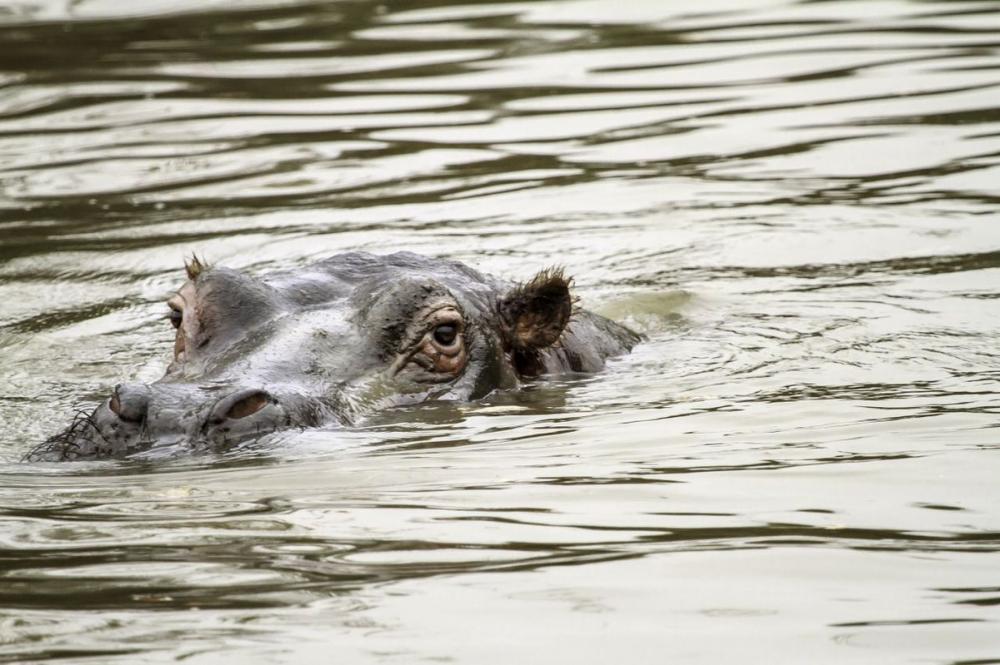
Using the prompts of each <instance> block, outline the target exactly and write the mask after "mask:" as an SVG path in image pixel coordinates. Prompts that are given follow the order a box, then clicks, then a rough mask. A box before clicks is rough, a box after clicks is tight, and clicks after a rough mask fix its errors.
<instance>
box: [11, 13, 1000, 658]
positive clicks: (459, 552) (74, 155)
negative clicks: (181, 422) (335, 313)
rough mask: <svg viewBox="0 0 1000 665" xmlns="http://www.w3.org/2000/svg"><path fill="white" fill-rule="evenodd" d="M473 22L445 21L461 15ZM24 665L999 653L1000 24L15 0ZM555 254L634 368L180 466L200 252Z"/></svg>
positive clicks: (532, 265)
mask: <svg viewBox="0 0 1000 665" xmlns="http://www.w3.org/2000/svg"><path fill="white" fill-rule="evenodd" d="M442 1H443V0H442ZM0 45H2V48H0V85H2V87H0V303H2V304H0V422H2V425H3V426H2V428H0V430H2V432H3V434H2V435H0V524H2V526H0V661H4V662H10V661H18V662H31V661H42V660H45V661H60V660H61V661H64V662H94V663H134V662H139V661H141V662H168V661H169V662H172V661H176V660H184V661H185V662H190V663H210V662H213V663H214V662H221V661H222V660H226V662H230V661H232V662H249V663H266V662H326V661H329V660H332V659H337V660H341V661H344V662H372V663H418V662H440V661H448V660H452V661H455V662H463V663H508V662H511V661H514V660H520V661H522V662H594V663H596V662H610V661H615V662H630V663H654V662H655V663H662V662H670V661H675V662H685V663H695V662H699V663H719V662H749V663H763V662H767V663H801V662H829V663H873V662H878V663H889V662H892V663H954V664H957V663H965V664H971V663H996V662H1000V626H998V620H1000V557H998V555H997V550H998V548H1000V511H998V505H1000V504H998V500H1000V489H998V481H997V479H998V477H1000V458H998V455H997V448H998V443H997V442H998V434H997V431H998V430H997V426H998V425H1000V402H998V399H997V394H998V391H1000V352H998V335H997V321H1000V227H998V222H1000V219H998V213H997V211H998V207H997V204H998V203H1000V185H998V183H1000V113H998V110H997V109H998V108H1000V103H998V102H1000V52H998V47H1000V11H997V5H996V4H995V3H993V2H904V1H901V0H899V1H897V0H885V1H867V0H866V1H863V2H862V1H857V2H797V3H794V2H784V1H779V0H774V1H772V0H753V1H752V2H748V1H746V0H705V1H703V2H699V3H696V4H695V5H691V4H689V3H682V2H667V1H665V0H629V1H628V2H612V1H610V0H547V1H538V2H532V1H529V2H489V3H478V4H477V3H475V2H469V3H467V4H458V3H443V4H442V3H441V1H439V2H434V1H433V0H420V1H416V0H414V1H413V2H385V3H381V4H380V3H378V2H372V1H368V0H358V1H351V0H343V1H340V2H315V3H309V2H293V1H284V2H282V1H273V2H270V1H261V2H253V3H250V2H247V3H242V4H241V5H240V8H239V9H238V10H237V9H233V7H232V3H223V2H192V1H190V0H181V1H178V0H171V1H170V2H164V1H161V0H144V1H142V2H139V1H135V2H129V3H122V2H112V1H110V0H77V1H74V2H60V1H58V0H36V1H34V2H30V3H28V2H20V1H14V2H11V0H7V1H6V2H3V3H2V5H0ZM347 249H361V250H369V251H377V252H388V251H392V250H397V249H410V250H413V251H418V252H423V253H426V254H430V255H438V256H447V257H453V258H458V259H462V260H464V261H467V262H469V263H471V264H473V265H475V266H477V267H479V268H481V269H483V270H485V271H489V272H494V273H497V274H502V275H505V276H508V277H512V278H517V277H523V276H525V274H526V273H527V272H530V271H532V270H534V269H537V268H540V267H544V266H547V265H551V264H554V263H560V264H563V265H565V266H566V267H567V270H568V271H569V272H570V273H572V274H573V275H574V276H575V279H576V285H577V286H576V287H577V295H579V296H580V297H581V298H582V300H583V303H584V305H586V306H589V307H591V308H594V309H597V310H598V311H601V312H603V313H606V314H608V315H611V316H614V317H616V318H619V319H621V320H623V321H625V322H627V323H629V324H630V325H632V326H633V327H635V328H637V329H639V330H641V331H643V332H644V333H645V334H646V335H647V336H648V337H649V341H648V342H647V343H645V344H643V345H642V346H640V347H639V348H637V349H636V351H635V352H634V353H633V354H631V355H630V356H628V357H626V358H623V359H620V360H618V361H615V362H614V363H613V364H612V366H611V367H610V368H609V369H608V370H607V371H605V372H603V373H601V374H599V375H597V376H593V377H585V378H574V379H560V380H549V381H542V382H539V383H537V384H534V385H531V386H529V387H527V388H526V389H525V390H524V391H522V392H519V393H513V394H499V395H494V396H492V397H491V398H489V399H487V400H484V401H483V402H480V403H474V404H460V405H456V404H439V405H430V406H426V407H423V408H413V409H406V410H402V411H400V412H399V413H398V414H392V417H391V418H388V419H387V421H386V422H383V423H381V424H378V425H372V426H369V427H367V428H362V429H359V430H357V431H350V432H342V433H336V434H334V433H330V432H323V431H312V432H308V431H307V432H304V433H301V434H294V435H289V436H288V437H287V440H285V441H284V442H283V444H282V445H281V446H276V447H272V448H267V449H252V448H251V449H247V450H242V451H236V452H230V453H227V454H223V455H218V456H200V457H193V458H188V459H181V460H173V461H165V462H162V463H145V464H140V463H138V462H128V461H124V462H89V463H79V464H62V465H55V464H53V465H43V464H22V463H20V462H19V459H20V457H21V455H22V454H23V453H24V452H25V451H26V450H27V449H28V448H29V447H30V446H31V445H33V444H35V443H37V442H39V441H41V440H42V439H43V438H45V437H46V436H47V435H49V434H51V433H53V432H54V431H57V430H58V429H60V427H61V426H63V425H64V424H65V423H66V422H67V421H68V419H69V417H70V415H71V413H72V412H73V411H74V409H76V408H88V407H92V406H93V404H95V403H96V402H97V401H98V400H100V399H102V398H104V397H105V396H106V395H107V393H108V390H109V389H110V387H111V386H113V385H114V384H115V383H118V382H121V381H123V380H138V381H149V380H155V379H156V378H157V377H158V376H159V375H160V374H162V372H163V369H164V367H165V365H166V362H167V357H168V355H169V348H170V340H171V332H172V331H171V329H170V326H169V324H167V323H166V322H165V321H164V320H163V316H164V315H165V314H166V308H165V306H164V304H163V301H164V299H165V297H166V296H167V295H168V294H169V293H171V292H172V290H173V289H175V288H176V287H177V286H178V284H179V282H180V280H181V279H182V271H181V266H182V261H183V258H184V257H185V256H187V255H190V253H192V252H198V254H199V255H204V256H206V257H208V258H209V259H211V260H212V261H214V262H216V263H220V264H225V265H229V266H234V267H240V268H247V269H250V270H252V271H258V272H261V271H266V270H268V269H275V268H284V267H288V266H293V265H302V264H304V263H306V262H308V261H310V260H313V259H316V258H319V257H322V256H327V255H329V254H332V253H335V252H337V251H341V250H347Z"/></svg>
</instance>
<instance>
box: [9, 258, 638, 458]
mask: <svg viewBox="0 0 1000 665" xmlns="http://www.w3.org/2000/svg"><path fill="white" fill-rule="evenodd" d="M187 272H188V281H187V282H186V283H185V284H184V285H183V287H182V288H181V289H180V290H179V291H178V292H177V293H176V294H175V295H174V297H172V298H171V299H170V300H169V301H168V305H169V306H170V320H171V323H172V324H173V325H174V327H175V328H176V329H177V335H176V338H175V343H174V359H173V362H171V364H170V366H169V367H168V368H167V372H166V374H165V375H164V377H163V378H162V379H160V380H159V381H156V382H155V383H152V384H149V385H145V384H124V385H119V386H117V387H116V388H115V390H114V393H113V394H112V395H111V397H110V398H109V399H108V400H106V401H105V402H104V403H102V404H101V405H100V406H98V407H97V408H96V409H95V410H94V411H93V412H92V413H91V414H89V415H82V416H80V417H78V418H77V419H76V420H74V422H73V423H72V424H71V425H70V426H69V427H68V428H67V429H66V430H65V431H63V432H61V433H60V434H58V435H56V436H54V437H52V438H51V439H49V440H48V441H46V442H45V443H43V444H41V445H40V446H38V447H37V448H35V449H34V450H33V451H31V452H30V453H29V454H28V459H29V460H43V459H44V460H65V459H80V458H100V457H122V456H125V455H129V454H134V453H140V452H144V451H149V450H159V449H165V448H167V447H177V446H179V445H180V446H183V447H187V448H192V449H219V448H222V447H225V446H227V445H231V444H233V443H236V442H239V441H244V440H247V439H252V438H257V437H260V436H262V435H264V434H267V433H269V432H273V431H276V430H280V429H285V428H289V427H312V426H320V425H343V426H350V425H352V424H356V423H357V422H358V421H359V420H360V419H362V418H364V417H365V416H367V415H369V414H371V413H374V412H377V411H380V410H383V409H386V408H390V407H393V406H399V405H404V404H414V403H418V402H424V401H429V400H437V399H445V400H473V399H478V398H481V397H484V396H485V395H487V394H488V393H490V392H492V391H494V390H497V389H504V388H514V387H516V386H517V385H518V384H519V383H520V382H521V381H522V380H524V379H526V378H531V377H535V376H538V375H540V374H552V373H564V372H594V371H597V370H599V369H601V368H602V367H603V366H604V362H605V360H606V359H607V358H609V357H611V356H614V355H618V354H621V353H625V352H627V351H629V350H630V349H631V348H632V347H633V346H634V345H635V344H636V342H638V341H639V336H638V335H636V334H635V333H633V332H632V331H630V330H628V329H627V328H625V327H623V326H621V325H619V324H617V323H614V322H613V321H610V320H608V319H606V318H604V317H601V316H599V315H597V314H593V313H591V312H587V311H584V310H579V309H575V308H574V306H573V299H572V296H571V294H570V289H569V287H570V282H569V280H568V279H566V278H565V277H564V276H563V275H562V273H561V272H560V271H543V272H541V273H539V274H538V275H536V276H535V277H534V278H533V279H531V280H530V281H528V282H526V283H521V284H511V283H509V282H506V281H504V280H500V279H497V278H495V277H491V276H489V275H484V274H481V273H479V272H477V271H476V270H473V269H472V268H469V267H468V266H466V265H464V264H462V263H459V262H457V261H445V260H441V259H433V258H428V257H424V256H420V255H417V254H412V253H408V252H403V253H397V254H392V255H388V256H375V255H371V254H363V253H349V254H340V255H337V256H333V257H330V258H328V259H325V260H322V261H319V262H317V263H314V264H311V265H308V266H305V267H303V268H301V269H296V270H290V271H284V272H276V273H272V274H269V275H266V276H264V277H262V278H256V277H252V276H250V275H247V274H245V273H242V272H240V271H236V270H231V269H227V268H216V267H212V268H209V267H206V266H204V265H203V264H202V263H201V262H199V261H197V260H194V261H193V262H192V263H191V264H189V265H188V271H187Z"/></svg>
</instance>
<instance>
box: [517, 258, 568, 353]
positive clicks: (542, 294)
mask: <svg viewBox="0 0 1000 665" xmlns="http://www.w3.org/2000/svg"><path fill="white" fill-rule="evenodd" d="M571 281H572V280H571V279H568V278H567V277H566V276H565V275H563V270H562V268H551V269H549V270H543V271H541V272H540V273H538V274H537V275H535V276H534V277H532V278H531V279H530V280H529V281H527V282H525V283H523V284H519V285H517V286H515V287H514V288H512V289H511V290H510V291H508V292H507V294H506V295H504V297H503V298H502V299H501V300H500V321H501V325H502V326H503V335H504V340H505V341H506V342H507V345H508V347H510V348H511V349H513V350H514V351H531V350H534V349H542V348H545V347H547V346H551V345H553V344H555V343H556V342H557V341H558V340H559V337H560V336H561V335H562V333H563V330H564V329H565V328H566V324H568V323H569V319H570V316H571V315H572V314H573V297H572V296H571V295H570V292H569V285H570V282H571Z"/></svg>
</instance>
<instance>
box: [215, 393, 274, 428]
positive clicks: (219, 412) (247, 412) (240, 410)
mask: <svg viewBox="0 0 1000 665" xmlns="http://www.w3.org/2000/svg"><path fill="white" fill-rule="evenodd" d="M273 401H274V399H273V398H272V397H271V395H269V394H268V393H266V392H264V391H263V390H254V389H251V390H241V391H240V392H237V393H234V394H232V395H230V396H228V397H226V398H225V399H223V400H222V401H221V402H220V403H219V404H218V406H216V408H215V416H216V417H215V420H218V421H222V420H225V419H229V420H239V419H240V418H246V417H247V416H252V415H253V414H255V413H257V412H258V411H260V410H261V409H263V408H264V407H265V406H267V405H268V404H270V403H271V402H273Z"/></svg>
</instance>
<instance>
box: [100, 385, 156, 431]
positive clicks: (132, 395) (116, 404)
mask: <svg viewBox="0 0 1000 665" xmlns="http://www.w3.org/2000/svg"><path fill="white" fill-rule="evenodd" d="M108 408H109V409H111V410H112V411H113V412H114V413H115V414H116V415H117V416H118V417H119V418H120V419H121V420H124V421H125V422H129V423H140V422H142V421H143V419H144V418H145V417H146V411H148V410H149V388H148V387H146V386H144V385H141V384H139V385H129V384H119V385H117V386H115V394H114V395H112V396H111V399H110V400H109V401H108Z"/></svg>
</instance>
